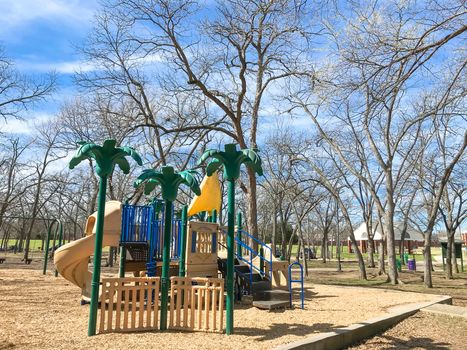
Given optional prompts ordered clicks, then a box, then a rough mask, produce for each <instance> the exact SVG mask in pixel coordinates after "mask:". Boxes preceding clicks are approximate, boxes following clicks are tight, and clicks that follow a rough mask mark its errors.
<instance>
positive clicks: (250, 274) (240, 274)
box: [218, 230, 290, 310]
mask: <svg viewBox="0 0 467 350" xmlns="http://www.w3.org/2000/svg"><path fill="white" fill-rule="evenodd" d="M221 234H224V235H227V233H226V232H225V231H223V230H221ZM224 241H225V240H224ZM253 242H255V243H256V244H257V246H258V250H257V251H256V250H255V249H254V248H253V247H252V244H251V243H253ZM218 244H219V245H221V246H222V248H224V249H226V247H225V245H224V244H222V243H221V242H219V243H218ZM235 244H236V250H235V259H234V271H235V292H236V297H237V300H241V299H242V297H243V296H245V295H251V297H252V299H253V306H256V307H258V308H261V309H268V310H271V309H277V308H284V307H290V292H289V291H287V290H283V289H277V288H273V286H272V283H271V280H272V249H271V247H269V246H268V245H267V244H265V243H264V242H262V241H260V240H258V239H257V238H255V237H253V236H252V235H250V234H249V233H248V232H246V231H244V230H237V236H236V237H235ZM265 252H266V253H265ZM218 268H219V271H220V272H221V273H222V277H223V278H225V275H226V272H227V259H223V258H218Z"/></svg>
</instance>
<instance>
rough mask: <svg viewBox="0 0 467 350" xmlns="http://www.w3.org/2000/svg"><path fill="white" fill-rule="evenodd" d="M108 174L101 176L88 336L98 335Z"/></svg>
mask: <svg viewBox="0 0 467 350" xmlns="http://www.w3.org/2000/svg"><path fill="white" fill-rule="evenodd" d="M106 191H107V176H103V177H101V178H100V182H99V194H98V198H97V223H96V241H95V245H94V268H93V271H92V282H91V306H90V309H89V324H88V336H93V335H96V323H97V307H98V304H99V283H100V279H101V257H102V239H103V236H104V215H105V194H106Z"/></svg>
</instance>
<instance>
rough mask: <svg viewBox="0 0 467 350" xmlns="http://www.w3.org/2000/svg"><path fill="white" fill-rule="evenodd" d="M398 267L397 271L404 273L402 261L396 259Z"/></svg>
mask: <svg viewBox="0 0 467 350" xmlns="http://www.w3.org/2000/svg"><path fill="white" fill-rule="evenodd" d="M396 267H397V271H399V272H401V271H402V264H401V260H400V259H396Z"/></svg>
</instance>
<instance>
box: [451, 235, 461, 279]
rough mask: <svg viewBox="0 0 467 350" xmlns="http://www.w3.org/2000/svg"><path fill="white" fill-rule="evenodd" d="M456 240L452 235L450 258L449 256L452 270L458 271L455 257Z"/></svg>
mask: <svg viewBox="0 0 467 350" xmlns="http://www.w3.org/2000/svg"><path fill="white" fill-rule="evenodd" d="M455 243H456V240H455V238H454V235H453V237H452V258H451V265H452V272H453V273H459V265H457V257H456V244H455Z"/></svg>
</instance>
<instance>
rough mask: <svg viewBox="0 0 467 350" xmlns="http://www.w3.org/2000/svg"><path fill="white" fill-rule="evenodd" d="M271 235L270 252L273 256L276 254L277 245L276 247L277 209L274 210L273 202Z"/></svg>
mask: <svg viewBox="0 0 467 350" xmlns="http://www.w3.org/2000/svg"><path fill="white" fill-rule="evenodd" d="M272 215H273V216H272V236H271V245H272V254H274V257H276V255H277V249H276V248H277V247H276V234H277V232H276V231H277V211H276V205H275V204H274V210H273V214H272Z"/></svg>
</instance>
